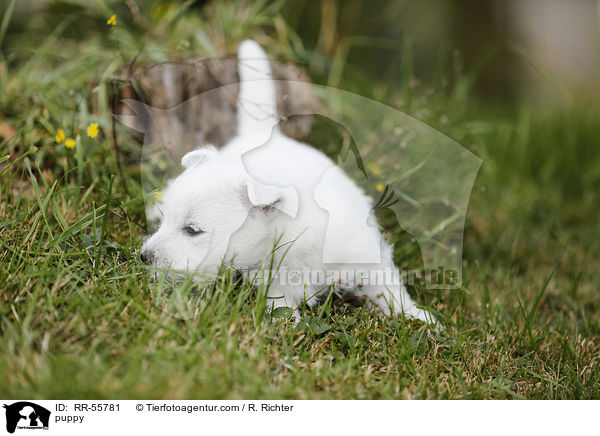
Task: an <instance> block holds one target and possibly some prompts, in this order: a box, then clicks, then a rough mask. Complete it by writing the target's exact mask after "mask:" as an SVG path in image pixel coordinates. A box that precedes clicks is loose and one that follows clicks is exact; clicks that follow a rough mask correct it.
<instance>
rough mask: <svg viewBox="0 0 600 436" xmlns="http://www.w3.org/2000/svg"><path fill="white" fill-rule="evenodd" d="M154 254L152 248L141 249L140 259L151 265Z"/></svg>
mask: <svg viewBox="0 0 600 436" xmlns="http://www.w3.org/2000/svg"><path fill="white" fill-rule="evenodd" d="M155 257H156V256H155V254H154V252H153V251H152V250H143V251H142V252H141V254H140V259H141V261H142V262H144V263H145V264H146V265H152V263H153V262H154V258H155Z"/></svg>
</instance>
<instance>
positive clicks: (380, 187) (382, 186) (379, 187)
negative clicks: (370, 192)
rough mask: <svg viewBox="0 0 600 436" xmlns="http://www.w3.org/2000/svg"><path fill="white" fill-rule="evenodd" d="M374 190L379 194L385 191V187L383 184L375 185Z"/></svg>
mask: <svg viewBox="0 0 600 436" xmlns="http://www.w3.org/2000/svg"><path fill="white" fill-rule="evenodd" d="M375 189H377V192H381V191H383V190H384V189H385V186H384V185H383V183H378V184H377V185H375Z"/></svg>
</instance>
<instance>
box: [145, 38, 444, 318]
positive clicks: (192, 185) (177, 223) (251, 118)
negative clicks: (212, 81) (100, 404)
mask: <svg viewBox="0 0 600 436" xmlns="http://www.w3.org/2000/svg"><path fill="white" fill-rule="evenodd" d="M238 57H239V74H240V95H239V104H238V132H237V136H236V137H234V138H233V139H232V140H231V141H230V142H229V143H228V144H227V145H226V146H225V147H224V148H223V149H222V150H221V151H218V150H216V149H215V148H214V147H202V148H200V149H197V150H195V151H192V152H190V153H188V154H186V155H185V156H184V157H183V159H182V162H181V163H182V165H183V166H184V167H185V170H184V171H183V173H182V174H181V175H180V176H178V177H177V178H176V179H174V180H172V181H171V182H170V183H169V184H168V186H167V188H166V189H165V191H164V194H163V200H162V205H161V209H162V211H163V214H164V216H163V219H162V222H161V225H160V227H159V229H158V231H157V232H156V233H155V234H154V235H152V237H150V238H149V239H148V240H147V241H146V242H145V244H144V246H143V247H142V257H143V259H145V261H146V262H148V263H151V264H152V265H154V266H156V267H160V268H172V269H175V270H184V271H190V272H195V273H201V274H216V273H217V272H218V271H219V269H220V267H221V265H222V264H223V263H225V264H233V265H234V266H235V267H236V268H237V269H241V270H246V271H251V270H258V269H260V268H261V266H263V265H264V264H265V262H266V261H268V260H269V258H270V257H271V256H272V257H273V265H280V267H279V268H278V275H277V277H275V279H274V280H273V281H272V283H271V285H270V287H269V292H268V298H269V306H270V307H271V308H274V307H291V308H293V309H294V310H295V316H296V319H298V318H299V312H298V310H297V308H298V306H299V305H300V304H302V302H306V303H307V304H308V305H313V304H314V303H315V302H316V301H317V298H315V297H316V296H318V295H319V294H320V293H327V292H329V290H330V289H331V288H332V286H334V287H335V288H336V290H337V291H338V292H342V293H351V294H353V295H356V296H359V297H360V296H362V297H367V300H368V301H369V302H370V303H371V304H374V305H375V306H376V307H377V308H378V310H379V311H380V312H381V313H383V314H385V315H390V314H392V313H397V314H404V315H405V316H407V317H412V318H417V319H420V320H423V321H428V322H434V320H433V317H432V316H431V315H430V314H429V313H427V312H425V311H423V310H421V309H418V308H417V307H416V306H415V303H414V302H413V301H412V300H411V299H410V297H409V295H408V293H407V292H406V289H405V287H404V285H403V284H402V282H401V281H400V280H399V275H398V271H397V268H396V267H395V266H394V263H393V260H392V249H391V247H390V246H389V244H387V243H386V242H385V241H383V239H382V237H381V233H380V231H379V228H378V227H377V226H368V225H366V223H365V219H366V217H368V216H370V214H371V211H372V208H373V204H372V200H371V198H369V197H368V196H367V195H365V193H364V192H363V191H362V189H360V188H359V187H358V186H357V185H356V184H355V183H354V182H353V181H352V180H351V179H350V178H349V177H348V176H347V175H346V174H345V173H344V172H343V171H342V170H341V169H340V168H339V167H337V166H336V165H335V164H334V163H333V162H332V161H331V160H330V159H329V158H328V157H327V156H325V155H324V154H323V153H321V152H320V151H318V150H316V149H314V148H312V147H310V146H308V145H306V144H302V143H300V142H297V141H295V140H293V139H290V138H289V137H286V136H285V135H283V134H282V133H281V132H280V130H279V129H278V127H277V123H278V119H277V111H276V104H275V101H276V100H275V87H274V86H275V84H274V82H273V81H272V80H271V69H270V66H269V62H268V60H267V57H266V55H265V53H264V52H263V51H262V49H261V48H260V46H258V44H256V43H255V42H254V41H245V42H244V43H242V45H241V46H240V49H239V53H238ZM329 216H332V217H333V216H336V217H344V219H341V220H340V219H339V218H338V219H337V220H336V221H335V224H336V225H335V226H331V225H330V223H329V221H328V217H329ZM276 243H277V244H279V246H280V248H279V249H276V250H274V247H275V244H276ZM365 247H371V248H372V247H377V248H378V249H380V251H378V253H377V259H376V261H375V262H374V261H373V256H371V255H367V254H366V253H367V251H372V250H371V249H369V250H366V249H365ZM324 252H327V255H326V256H324ZM361 256H362V258H364V260H361ZM325 261H326V262H325ZM332 262H333V263H332ZM374 270H375V271H378V272H379V273H383V276H384V277H386V279H384V280H383V283H382V282H381V281H379V282H378V283H375V282H374V281H373V278H372V277H369V272H371V271H374ZM299 274H300V275H301V276H302V277H301V278H300V279H298V275H299ZM392 276H393V277H394V278H395V279H396V280H393V279H392V280H390V277H392ZM315 277H316V278H315ZM379 277H380V278H381V274H380V275H379Z"/></svg>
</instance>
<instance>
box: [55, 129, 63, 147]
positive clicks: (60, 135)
mask: <svg viewBox="0 0 600 436" xmlns="http://www.w3.org/2000/svg"><path fill="white" fill-rule="evenodd" d="M55 139H56V142H58V143H59V144H60V143H61V142H63V141H64V140H65V131H64V130H63V129H58V130H57V131H56V138H55Z"/></svg>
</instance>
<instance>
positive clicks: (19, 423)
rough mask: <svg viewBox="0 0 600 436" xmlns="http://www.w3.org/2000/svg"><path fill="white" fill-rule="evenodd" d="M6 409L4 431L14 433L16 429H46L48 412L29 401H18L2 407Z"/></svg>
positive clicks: (48, 420) (48, 419)
mask: <svg viewBox="0 0 600 436" xmlns="http://www.w3.org/2000/svg"><path fill="white" fill-rule="evenodd" d="M3 407H4V408H5V409H6V431H8V432H9V433H14V432H15V430H16V429H28V430H34V429H44V430H47V429H48V424H49V422H50V411H49V410H48V409H46V408H44V407H42V406H39V405H37V404H35V403H31V402H29V401H19V402H18V403H13V404H11V405H6V404H5V405H4V406H3Z"/></svg>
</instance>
